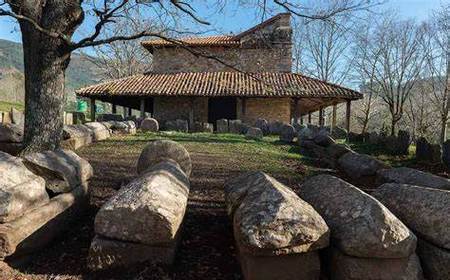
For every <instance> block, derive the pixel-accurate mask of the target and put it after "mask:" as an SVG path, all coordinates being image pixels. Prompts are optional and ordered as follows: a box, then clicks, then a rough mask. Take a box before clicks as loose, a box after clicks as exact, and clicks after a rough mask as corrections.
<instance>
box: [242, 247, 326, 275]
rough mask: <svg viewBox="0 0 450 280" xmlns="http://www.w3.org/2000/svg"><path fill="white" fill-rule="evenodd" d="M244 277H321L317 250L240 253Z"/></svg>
mask: <svg viewBox="0 0 450 280" xmlns="http://www.w3.org/2000/svg"><path fill="white" fill-rule="evenodd" d="M239 260H240V263H241V270H242V274H243V276H244V279H250V280H274V279H276V280H292V279H302V280H315V279H319V277H320V259H319V253H318V252H317V251H313V252H308V253H300V254H289V255H280V256H254V255H251V254H240V256H239Z"/></svg>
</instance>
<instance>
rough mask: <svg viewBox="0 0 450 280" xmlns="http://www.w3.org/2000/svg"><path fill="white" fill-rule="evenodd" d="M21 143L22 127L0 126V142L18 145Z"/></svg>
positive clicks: (12, 125)
mask: <svg viewBox="0 0 450 280" xmlns="http://www.w3.org/2000/svg"><path fill="white" fill-rule="evenodd" d="M22 141H23V125H18V124H11V123H4V124H0V142H9V143H20V142H22Z"/></svg>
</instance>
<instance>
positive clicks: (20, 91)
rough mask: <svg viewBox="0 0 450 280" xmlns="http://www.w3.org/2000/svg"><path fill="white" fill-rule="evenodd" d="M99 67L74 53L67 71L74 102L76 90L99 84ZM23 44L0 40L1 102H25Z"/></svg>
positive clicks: (68, 87)
mask: <svg viewBox="0 0 450 280" xmlns="http://www.w3.org/2000/svg"><path fill="white" fill-rule="evenodd" d="M98 73H99V70H98V68H97V66H96V65H95V64H94V63H92V62H91V61H89V59H87V58H85V57H84V56H82V55H80V54H78V53H73V54H72V57H71V61H70V64H69V67H68V69H67V71H66V92H67V93H68V97H69V98H68V99H71V100H73V99H74V95H73V92H74V90H75V89H77V88H80V87H83V86H86V85H90V84H94V83H97V82H98V81H100V79H101V77H100V75H99V74H98ZM23 84H24V76H23V50H22V44H20V43H16V42H11V41H7V40H1V39H0V101H1V100H3V101H10V102H19V103H22V102H23V96H24V85H23Z"/></svg>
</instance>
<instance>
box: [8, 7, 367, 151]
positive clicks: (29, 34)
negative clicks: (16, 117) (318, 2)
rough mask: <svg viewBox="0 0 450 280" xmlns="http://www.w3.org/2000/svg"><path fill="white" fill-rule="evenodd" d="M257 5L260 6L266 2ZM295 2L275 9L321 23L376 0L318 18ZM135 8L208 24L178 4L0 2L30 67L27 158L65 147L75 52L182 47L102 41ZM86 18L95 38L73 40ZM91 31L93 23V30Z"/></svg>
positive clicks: (145, 33) (336, 9)
mask: <svg viewBox="0 0 450 280" xmlns="http://www.w3.org/2000/svg"><path fill="white" fill-rule="evenodd" d="M256 2H257V4H261V2H262V1H256ZM263 2H266V1H263ZM271 2H272V1H271ZM295 2H296V1H292V2H290V1H277V0H273V4H274V5H277V6H279V7H282V8H283V9H285V10H287V11H290V12H292V13H293V14H295V15H297V16H299V17H308V18H311V19H322V20H323V19H327V18H328V17H330V16H332V15H335V14H338V13H341V12H345V11H349V10H354V9H363V8H365V7H367V6H370V5H371V1H367V0H364V1H363V0H345V1H338V2H340V3H339V4H336V6H335V7H334V9H332V10H328V11H322V12H321V13H320V14H317V15H314V14H308V11H307V10H305V9H304V7H302V6H299V5H298V4H295ZM136 7H139V8H142V9H145V13H146V14H148V15H149V21H152V20H153V21H156V22H157V21H159V20H160V19H161V18H162V17H168V18H172V17H174V14H175V15H178V14H180V13H181V14H184V15H187V16H188V17H189V18H191V19H194V20H195V21H197V22H198V23H202V24H208V23H207V22H205V21H204V20H203V19H202V18H201V15H197V14H196V12H195V10H194V8H193V6H191V4H190V3H188V2H184V1H179V0H170V1H158V0H134V1H132V0H92V1H82V0H73V1H63V0H47V1H41V0H0V16H9V17H12V18H15V19H17V21H18V23H19V25H20V30H21V34H22V42H23V50H24V68H25V71H24V72H25V135H24V146H25V149H24V151H23V153H28V152H33V151H40V150H47V149H55V148H58V147H59V145H60V140H61V136H62V128H63V121H62V117H63V105H64V75H65V71H66V68H67V66H68V64H69V61H70V56H71V53H72V52H73V51H75V50H78V49H80V48H85V47H95V46H99V45H103V44H110V43H113V42H116V41H126V40H134V39H138V38H142V37H146V36H156V37H159V38H164V39H166V40H169V41H174V42H175V43H177V42H178V41H176V40H171V39H170V38H167V37H166V36H164V35H162V34H160V33H155V32H153V31H151V30H150V31H149V30H140V31H138V32H136V33H134V34H114V35H112V36H111V37H105V36H103V34H104V33H103V32H104V31H105V29H106V28H107V27H111V26H113V25H114V24H115V23H116V22H117V19H119V18H124V17H126V11H129V10H130V9H132V8H136ZM258 7H259V6H258ZM86 18H88V19H89V20H88V21H91V22H96V23H95V24H94V25H93V28H90V29H91V30H89V31H88V32H87V33H88V34H90V35H87V36H86V37H85V38H82V39H81V40H78V41H74V40H73V35H74V33H75V32H76V31H77V30H78V29H79V27H80V25H82V23H83V22H84V21H85V19H86ZM174 18H175V17H174ZM130 20H131V19H130ZM90 26H91V25H89V24H88V27H90ZM174 26H175V25H174ZM178 43H179V42H178Z"/></svg>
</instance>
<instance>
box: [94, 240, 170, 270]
mask: <svg viewBox="0 0 450 280" xmlns="http://www.w3.org/2000/svg"><path fill="white" fill-rule="evenodd" d="M175 248H176V246H150V245H145V244H139V243H134V242H126V241H118V240H111V239H107V238H104V237H100V236H95V237H94V239H93V240H92V243H91V247H90V249H89V257H88V267H89V269H91V270H101V269H109V268H114V267H124V266H129V265H133V264H136V263H141V262H145V261H148V260H151V261H152V262H153V263H161V264H167V265H169V264H171V263H172V262H173V260H174V257H175Z"/></svg>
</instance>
